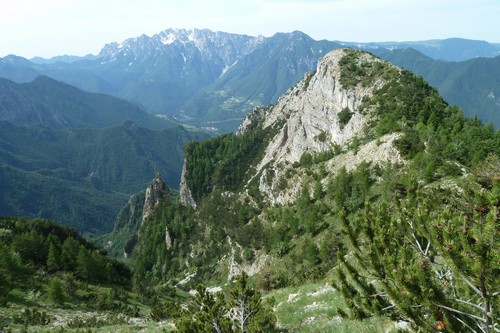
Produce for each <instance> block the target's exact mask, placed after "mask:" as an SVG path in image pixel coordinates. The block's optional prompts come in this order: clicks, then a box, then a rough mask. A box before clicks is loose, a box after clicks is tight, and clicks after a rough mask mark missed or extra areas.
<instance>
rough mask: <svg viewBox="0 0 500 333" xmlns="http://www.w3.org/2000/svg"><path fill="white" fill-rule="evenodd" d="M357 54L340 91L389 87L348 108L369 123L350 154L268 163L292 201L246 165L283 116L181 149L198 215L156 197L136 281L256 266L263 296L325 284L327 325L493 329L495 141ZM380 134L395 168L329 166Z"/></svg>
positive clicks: (498, 168)
mask: <svg viewBox="0 0 500 333" xmlns="http://www.w3.org/2000/svg"><path fill="white" fill-rule="evenodd" d="M359 54H360V53H356V52H351V53H349V52H348V55H347V56H346V57H345V58H343V59H342V60H340V63H341V66H342V67H341V68H342V72H341V77H340V80H341V82H344V87H347V89H349V86H350V87H351V89H361V87H363V86H366V85H367V84H370V82H376V81H377V78H381V77H382V76H383V77H384V78H385V79H386V80H388V81H387V83H386V84H384V85H383V86H382V87H380V88H379V89H377V90H376V92H375V93H374V94H373V96H371V97H370V98H367V99H365V100H364V101H363V103H362V104H361V106H360V107H359V108H358V109H357V110H355V112H360V113H361V114H362V115H365V116H367V117H370V119H371V120H372V121H370V122H368V124H367V127H366V128H365V130H364V131H363V132H362V134H361V135H360V136H357V137H355V138H353V140H352V142H351V144H349V145H348V146H345V147H337V148H336V149H335V150H334V149H332V151H330V152H329V151H326V152H322V153H310V154H304V155H303V156H302V158H301V160H300V162H298V163H294V164H293V165H288V166H287V165H286V164H282V165H281V166H279V167H281V168H284V170H285V171H286V172H285V173H284V174H285V175H286V178H285V179H284V180H283V182H280V185H279V186H280V187H281V188H278V189H275V191H284V190H286V189H287V188H291V187H293V186H294V182H295V181H301V183H302V186H301V190H300V193H299V195H298V197H297V199H296V200H295V201H294V202H293V203H290V204H286V205H271V204H269V201H268V198H267V197H266V194H264V193H263V192H262V191H260V190H259V186H262V185H259V184H258V180H257V179H258V178H259V177H260V176H261V175H263V174H264V171H266V172H270V171H269V170H271V169H266V167H265V166H264V169H262V170H261V171H260V173H259V174H257V175H255V169H254V168H255V167H256V166H257V164H258V162H259V156H260V155H259V151H261V150H260V148H259V147H266V146H267V145H268V144H269V142H270V141H269V140H270V138H272V137H273V136H274V134H272V132H273V131H274V130H275V129H276V130H277V129H279V128H281V127H280V126H284V127H286V128H288V127H287V125H286V115H285V116H284V117H285V120H284V123H285V125H283V123H280V120H278V121H277V122H276V123H275V126H276V127H275V129H273V128H272V127H266V129H268V130H269V131H271V132H269V134H270V136H269V135H266V131H265V130H264V128H263V127H262V126H263V123H262V122H261V123H257V125H256V127H253V128H252V129H249V130H247V131H246V132H244V133H243V134H241V133H240V134H238V135H236V136H233V135H225V136H221V137H217V138H214V139H211V140H207V141H204V142H199V143H192V144H190V145H189V146H188V147H187V149H186V153H187V156H186V159H187V161H188V165H187V170H188V172H187V182H188V184H190V189H191V192H192V194H193V197H194V199H195V200H196V203H197V205H196V209H194V210H193V209H192V208H191V207H184V206H182V205H180V204H179V203H177V202H175V201H165V202H164V203H163V205H162V206H160V208H159V209H158V210H157V211H156V215H154V216H153V218H151V219H150V220H148V221H147V222H146V223H144V225H143V226H142V228H141V230H140V233H139V236H138V244H137V246H136V248H135V253H134V254H133V261H134V265H135V272H134V274H135V277H136V278H138V279H147V280H148V281H149V283H151V284H153V285H155V284H157V283H166V284H167V285H170V286H172V287H173V286H178V284H177V283H178V282H179V281H181V280H182V279H184V278H185V277H186V276H189V278H190V279H189V280H188V282H185V283H183V285H182V287H181V288H182V289H184V290H185V289H186V288H187V289H190V288H192V289H194V287H195V286H196V285H197V283H203V284H205V285H220V284H224V281H225V280H226V279H227V278H228V275H230V276H231V274H234V271H233V269H234V267H235V266H236V267H240V268H241V269H245V268H247V269H249V270H252V269H253V268H252V267H255V265H259V269H258V270H257V272H256V273H255V275H253V277H252V280H253V283H254V286H256V287H257V288H260V289H261V290H263V291H264V292H271V293H272V291H273V290H274V291H275V290H279V289H282V288H290V287H298V286H301V285H305V284H308V283H321V282H322V281H328V283H330V284H331V285H333V286H334V287H335V289H337V290H339V291H341V293H342V295H343V300H344V302H345V303H343V304H340V303H339V304H337V305H335V302H332V303H331V305H329V306H330V307H329V308H328V309H329V311H330V312H329V314H328V316H329V318H330V320H333V321H342V320H343V319H342V318H351V320H357V321H364V322H365V323H366V325H370V324H369V321H368V318H371V317H372V316H376V318H379V319H381V320H382V318H386V320H393V321H396V320H403V321H408V323H409V325H410V326H412V327H413V329H415V330H417V329H421V330H423V331H433V330H434V329H438V330H439V331H443V332H457V331H465V330H467V328H468V327H473V326H476V325H480V326H481V327H482V328H485V329H486V330H489V331H492V327H493V326H492V325H493V324H495V325H498V318H497V315H496V312H494V311H497V310H498V308H499V306H500V304H499V301H500V297H499V296H498V293H497V292H496V290H498V287H499V285H498V275H497V274H498V263H499V261H498V260H499V258H500V257H499V255H500V252H499V248H498V244H499V243H498V237H499V235H500V234H499V231H498V223H496V222H495V221H497V214H498V209H499V208H500V207H499V202H500V201H498V189H499V186H498V182H497V181H496V180H494V177H493V176H495V175H498V174H500V158H499V156H500V150H499V147H500V132H498V131H495V130H494V129H493V127H492V126H491V125H484V124H482V123H481V122H480V121H478V120H474V119H472V120H471V119H467V118H465V117H464V116H463V114H462V113H461V111H460V110H459V109H457V108H455V107H450V106H449V105H448V104H447V103H446V102H445V101H444V100H443V99H442V98H441V97H440V96H439V94H438V93H437V91H436V90H435V89H433V88H432V87H431V86H429V85H428V84H427V83H425V82H424V81H423V80H422V79H421V78H419V77H416V76H415V75H413V74H411V73H410V72H408V71H404V70H403V71H399V70H397V69H395V68H392V67H390V66H389V65H388V64H385V65H383V66H380V65H378V66H374V65H372V64H371V63H362V62H361V63H360V62H359V58H358V57H359ZM346 82H347V83H348V86H346V85H347V83H346ZM295 112H300V111H295ZM264 119H265V117H264ZM347 122H348V121H347ZM275 133H276V132H275ZM391 133H398V139H396V140H395V141H394V145H395V147H396V149H397V150H398V152H399V154H400V155H401V157H403V158H404V160H405V162H404V163H397V164H392V163H389V162H388V163H372V162H371V161H370V160H367V161H364V162H362V163H360V164H359V165H358V166H357V167H356V168H354V169H352V170H349V171H348V170H347V169H346V168H345V167H344V168H340V170H338V171H337V172H333V171H329V168H332V165H334V164H331V163H332V162H334V161H336V162H337V163H341V161H342V159H343V158H348V156H350V155H351V154H354V155H355V154H356V153H357V152H359V151H362V150H363V146H364V145H365V144H366V145H368V144H369V143H370V142H378V145H380V144H382V140H384V138H385V137H386V135H387V134H391ZM243 156H244V159H242V157H243ZM243 161H244V162H243ZM240 162H241V163H240ZM266 175H267V173H266ZM443 219H445V221H444V222H443ZM443 223H444V224H443ZM477 223H479V224H478V225H476V224H477ZM481 226H484V227H481ZM433 228H438V229H439V230H438V231H437V232H431V230H433ZM460 228H462V229H460ZM483 228H484V229H483ZM458 230H461V231H458ZM455 232H458V233H459V234H456V235H455V234H454V233H455ZM166 237H168V239H170V242H171V245H169V247H166V245H165V238H166ZM471 239H474V241H472V240H471ZM443 240H444V242H443ZM467 240H468V241H469V243H468V244H467ZM387 245H389V246H387ZM419 246H421V247H423V246H427V250H425V249H423V248H419ZM424 251H425V253H424ZM464 251H465V252H464ZM467 251H468V252H467ZM467 256H469V257H468V258H467ZM461 265H465V266H461ZM229 279H231V278H229ZM388 279H390V281H392V282H391V283H389V282H387V281H388ZM469 279H470V280H469ZM450 283H454V287H453V288H449V286H450ZM479 288H482V289H481V290H483V291H482V292H481V293H479V294H478V293H475V292H474V291H477V290H478V289H479ZM290 297H291V295H290V296H289V300H288V302H290ZM469 299H470V300H469ZM463 302H466V303H463ZM485 302H487V304H489V305H488V306H487V307H486V305H485V307H480V306H479V307H478V306H475V304H485ZM282 305H283V304H282ZM489 307H491V309H495V310H494V311H493V310H492V311H491V312H489V311H490V310H488V309H489ZM313 320H314V318H313ZM330 322H331V321H330ZM280 325H281V327H283V328H284V329H290V330H292V331H307V326H308V325H307V324H306V323H295V324H294V325H296V326H291V325H289V324H287V322H280ZM327 327H328V326H325V327H322V328H321V329H323V330H325V329H326V328H327ZM321 329H320V330H321Z"/></svg>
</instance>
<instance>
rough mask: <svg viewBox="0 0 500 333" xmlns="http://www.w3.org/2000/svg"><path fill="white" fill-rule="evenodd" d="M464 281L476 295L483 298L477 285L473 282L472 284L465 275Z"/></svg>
mask: <svg viewBox="0 0 500 333" xmlns="http://www.w3.org/2000/svg"><path fill="white" fill-rule="evenodd" d="M462 279H464V281H465V283H467V285H468V286H469V287H471V289H472V290H474V292H475V293H476V294H478V295H479V296H480V297H481V298H482V297H483V293H482V292H481V291H480V290H479V289H478V288H477V287H476V286H475V285H473V284H472V282H470V281H469V280H468V279H467V278H466V277H465V276H464V275H462Z"/></svg>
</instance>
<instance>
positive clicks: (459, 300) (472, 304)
mask: <svg viewBox="0 0 500 333" xmlns="http://www.w3.org/2000/svg"><path fill="white" fill-rule="evenodd" d="M451 300H453V301H455V302H459V303H462V304H465V305H469V306H472V307H474V308H476V309H479V310H480V311H481V312H483V311H484V308H483V307H482V306H479V305H477V304H474V303H471V302H468V301H464V300H461V299H458V298H454V299H451Z"/></svg>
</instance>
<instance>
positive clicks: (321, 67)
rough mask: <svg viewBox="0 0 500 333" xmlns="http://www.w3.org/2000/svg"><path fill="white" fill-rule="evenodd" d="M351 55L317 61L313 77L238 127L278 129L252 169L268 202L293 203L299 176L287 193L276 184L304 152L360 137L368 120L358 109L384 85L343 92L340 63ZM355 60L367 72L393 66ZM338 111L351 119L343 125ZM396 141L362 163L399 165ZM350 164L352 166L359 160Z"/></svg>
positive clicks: (362, 56) (377, 81)
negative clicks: (384, 161)
mask: <svg viewBox="0 0 500 333" xmlns="http://www.w3.org/2000/svg"><path fill="white" fill-rule="evenodd" d="M352 52H353V51H352V50H347V49H338V50H334V51H332V52H330V53H328V54H327V55H326V56H325V57H324V58H322V59H320V60H319V62H318V66H317V70H316V72H315V73H308V74H306V75H305V77H304V79H303V80H302V81H301V82H299V83H298V84H297V85H295V86H294V87H292V88H291V89H289V91H288V92H287V93H286V94H285V95H283V96H282V97H281V98H280V99H279V101H278V103H277V104H276V105H275V106H274V107H272V108H268V109H259V110H256V111H255V112H253V113H251V114H249V115H248V117H247V118H246V119H245V121H244V122H243V123H242V125H241V126H240V128H239V130H238V132H239V133H243V132H245V131H246V130H250V128H251V127H252V126H253V125H254V124H255V122H261V124H262V126H263V128H266V127H269V126H274V127H276V126H278V128H279V130H278V133H277V134H276V135H275V136H274V137H273V138H272V140H271V142H270V143H269V145H268V146H267V149H266V150H265V153H264V157H263V159H262V160H261V162H260V163H259V164H258V165H257V168H256V170H257V172H256V176H258V175H260V179H259V189H260V191H261V192H264V193H266V194H267V196H268V197H269V199H270V201H271V203H273V204H284V203H288V202H291V201H294V199H295V196H296V194H297V192H298V190H299V189H300V187H301V179H300V177H298V179H297V180H296V181H292V179H289V178H288V179H287V180H288V183H289V185H288V186H287V188H286V190H283V189H278V188H279V187H281V188H283V186H278V181H279V179H280V178H282V177H283V176H284V172H285V171H286V169H287V166H290V165H292V164H293V163H294V162H298V161H299V160H300V158H301V156H302V155H303V154H304V153H319V152H325V151H329V150H332V149H333V148H334V147H340V148H343V147H346V146H347V145H348V144H349V143H351V142H352V140H353V139H354V138H355V137H361V136H362V135H363V131H364V129H365V128H366V126H367V125H368V122H369V121H370V120H371V119H372V118H371V115H370V112H369V110H368V111H367V110H364V111H363V112H361V110H360V106H361V105H362V103H363V101H364V100H366V99H369V98H370V97H371V96H372V95H373V93H374V91H376V90H377V89H380V88H381V87H382V86H383V85H384V84H385V83H386V82H385V81H384V79H382V78H381V77H375V78H374V80H373V82H371V83H370V84H365V85H363V84H356V85H353V86H350V87H344V86H343V85H342V84H341V79H340V78H341V71H342V69H341V59H342V58H343V57H345V56H347V55H349V54H350V53H352ZM356 57H357V60H356V61H357V62H358V63H359V64H365V63H370V67H373V66H374V64H375V63H377V62H378V63H383V65H384V66H392V65H390V64H388V63H385V62H383V61H382V60H380V59H378V58H375V57H373V56H371V55H370V54H368V53H357V54H356ZM341 112H344V113H346V112H348V113H349V114H350V119H348V121H347V122H346V121H345V119H341V116H339V114H340V113H341ZM395 138H397V136H390V137H387V138H385V139H386V141H388V144H385V145H377V146H375V148H373V147H371V148H370V150H369V151H370V153H371V156H365V159H368V160H394V161H399V160H400V157H399V154H398V152H397V151H396V150H395V149H394V148H393V147H392V141H393V140H394V139H395ZM373 146H374V145H373ZM365 150H366V149H365ZM363 156H364V155H363ZM351 160H352V161H353V162H352V163H354V165H352V167H354V166H355V165H356V163H360V162H361V160H363V159H359V158H358V159H351ZM356 161H357V162H356ZM352 163H351V164H352ZM348 166H350V165H348Z"/></svg>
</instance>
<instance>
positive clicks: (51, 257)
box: [47, 242, 62, 273]
mask: <svg viewBox="0 0 500 333" xmlns="http://www.w3.org/2000/svg"><path fill="white" fill-rule="evenodd" d="M61 268H62V263H61V255H60V253H59V250H58V249H57V247H56V245H55V244H54V243H52V242H50V243H49V254H48V256H47V269H48V271H49V272H51V273H53V272H57V271H58V270H60V269H61Z"/></svg>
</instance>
